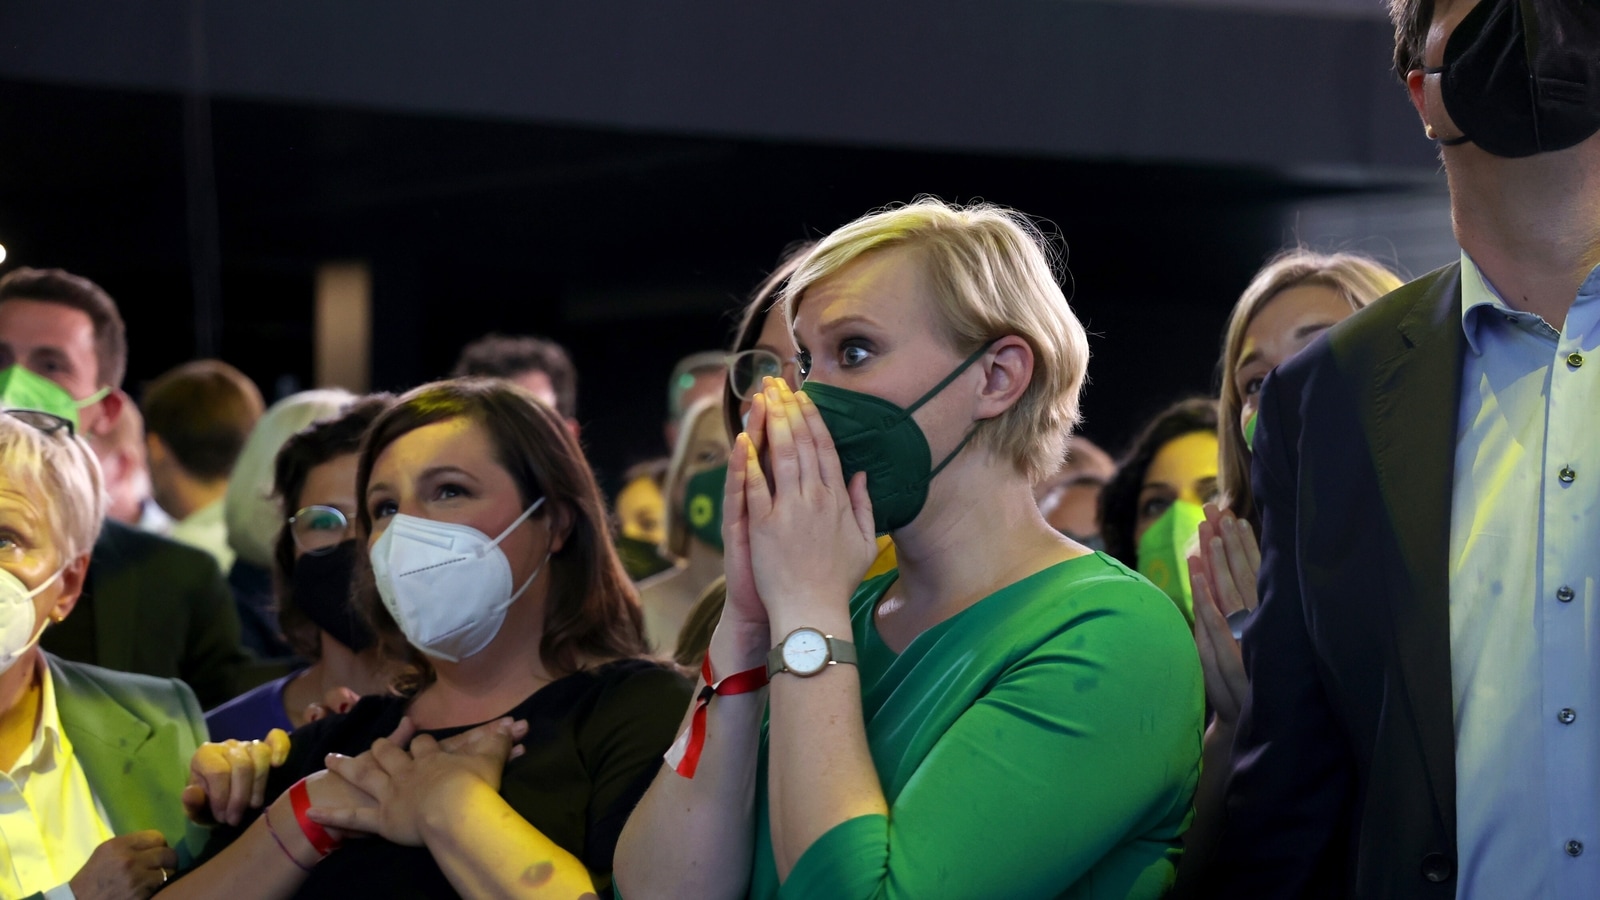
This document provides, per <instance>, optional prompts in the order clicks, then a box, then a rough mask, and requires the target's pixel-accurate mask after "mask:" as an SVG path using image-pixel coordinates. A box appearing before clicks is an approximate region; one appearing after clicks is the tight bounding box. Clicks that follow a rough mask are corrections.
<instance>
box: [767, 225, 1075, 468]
mask: <svg viewBox="0 0 1600 900" xmlns="http://www.w3.org/2000/svg"><path fill="white" fill-rule="evenodd" d="M895 247H904V248H907V249H908V250H910V251H912V252H913V253H915V254H916V255H917V257H918V258H919V260H920V261H921V262H922V264H923V274H924V275H925V276H926V277H927V279H928V282H929V284H930V285H932V287H933V298H932V299H933V308H934V310H935V311H936V312H937V313H938V315H937V320H938V322H939V324H940V327H941V329H942V330H943V331H944V335H945V338H946V339H947V340H948V341H949V343H950V345H951V347H953V348H954V349H955V350H956V351H957V352H958V353H960V354H963V355H965V354H968V353H971V352H973V351H975V350H977V349H978V348H979V347H982V346H984V345H985V344H988V343H991V342H993V341H995V340H998V339H1000V338H1002V337H1005V336H1007V335H1016V336H1017V337H1020V338H1022V339H1023V340H1024V341H1027V343H1028V346H1029V347H1031V348H1032V349H1033V377H1032V380H1031V381H1030V382H1029V384H1028V387H1027V388H1026V389H1025V390H1024V391H1023V394H1022V396H1021V397H1020V398H1019V399H1018V400H1017V402H1016V404H1015V405H1013V406H1012V407H1011V408H1010V409H1008V410H1006V411H1005V412H1003V413H1001V414H1000V415H998V416H996V417H994V418H993V419H989V420H987V421H985V422H982V423H979V426H978V430H977V433H976V435H975V436H974V438H973V441H974V442H975V443H976V444H977V446H979V447H981V448H983V449H985V450H987V451H988V452H990V453H993V454H994V455H996V456H999V457H1002V458H1008V459H1010V460H1011V462H1012V463H1013V464H1014V465H1015V466H1016V468H1017V470H1018V471H1020V472H1021V473H1023V474H1024V475H1026V476H1027V477H1028V478H1029V479H1030V480H1031V481H1034V482H1038V481H1041V480H1043V479H1045V478H1048V477H1049V476H1050V475H1052V474H1054V473H1055V471H1056V469H1057V468H1058V467H1059V466H1060V463H1061V460H1062V458H1063V457H1064V456H1065V455H1066V449H1067V439H1068V437H1069V435H1070V434H1071V432H1072V428H1073V426H1074V425H1076V424H1077V423H1078V395H1079V393H1080V392H1081V391H1082V388H1083V382H1084V373H1085V371H1086V370H1087V368H1088V365H1089V339H1088V337H1087V335H1085V333H1084V330H1083V324H1082V323H1081V322H1079V321H1078V317H1077V316H1075V315H1073V313H1072V308H1071V307H1070V306H1068V304H1067V298H1066V295H1065V294H1064V293H1062V290H1061V285H1060V283H1059V281H1058V280H1057V272H1056V267H1057V264H1058V263H1059V262H1060V261H1061V255H1060V254H1059V253H1057V252H1056V248H1055V247H1054V246H1053V245H1052V243H1051V242H1050V241H1049V240H1048V239H1047V238H1046V237H1045V236H1044V234H1043V233H1042V232H1041V231H1040V230H1039V228H1038V226H1036V225H1035V224H1034V223H1033V222H1032V221H1031V220H1030V219H1028V217H1026V216H1024V215H1022V214H1021V213H1019V212H1016V211H1015V210H1011V209H1006V208H1004V207H1000V206H995V205H992V204H988V203H973V204H969V205H966V206H956V205H952V204H948V203H945V202H944V201H942V200H939V199H937V198H934V197H923V198H919V199H917V200H916V201H915V202H912V203H910V204H906V205H896V206H891V207H888V208H885V209H882V210H879V211H877V212H873V213H869V214H867V215H865V216H862V217H861V218H859V219H857V220H855V221H854V222H851V223H850V224H848V225H845V226H844V227H842V228H840V229H838V230H837V231H835V232H833V233H832V234H830V235H828V236H827V237H826V238H823V239H822V241H821V242H820V243H819V244H817V246H816V248H815V249H813V250H812V251H811V253H810V255H808V256H807V257H806V259H805V262H803V263H801V265H800V268H799V269H797V270H796V271H795V273H794V274H793V275H792V276H790V278H789V283H788V285H787V286H786V287H785V289H784V293H783V302H784V303H785V305H786V316H787V317H788V320H789V324H790V327H791V328H792V327H793V326H794V317H795V311H796V309H797V308H798V306H799V303H800V300H801V299H802V298H803V297H804V295H805V291H806V288H808V287H810V286H811V285H813V284H816V283H817V282H819V281H822V280H823V279H826V278H828V277H829V276H831V275H833V274H835V273H837V272H838V271H839V270H840V269H842V268H844V267H845V266H846V265H849V264H850V263H851V262H853V261H854V260H856V259H857V258H859V257H861V256H863V255H865V254H867V253H870V252H873V251H876V250H884V249H889V248H895ZM1063 274H1064V273H1063Z"/></svg>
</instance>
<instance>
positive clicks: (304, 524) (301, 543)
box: [289, 506, 350, 556]
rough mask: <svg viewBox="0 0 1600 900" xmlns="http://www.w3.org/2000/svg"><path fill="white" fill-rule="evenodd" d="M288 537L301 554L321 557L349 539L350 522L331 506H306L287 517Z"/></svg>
mask: <svg viewBox="0 0 1600 900" xmlns="http://www.w3.org/2000/svg"><path fill="white" fill-rule="evenodd" d="M289 535H290V536H291V537H293V538H294V545H295V546H296V547H299V548H300V552H301V553H308V554H310V555H312V556H321V555H322V554H324V553H327V552H329V551H330V550H332V549H333V548H335V547H337V546H339V545H340V544H342V543H344V542H345V541H347V540H349V538H350V520H349V519H347V518H345V514H344V513H342V512H340V511H339V510H338V509H336V508H334V507H332V506H308V507H306V508H305V509H302V510H300V511H299V512H297V513H295V514H294V515H292V516H290V517H289Z"/></svg>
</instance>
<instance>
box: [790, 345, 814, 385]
mask: <svg viewBox="0 0 1600 900" xmlns="http://www.w3.org/2000/svg"><path fill="white" fill-rule="evenodd" d="M794 361H795V364H796V365H798V366H799V367H800V379H801V380H802V381H804V380H805V378H806V376H808V375H810V374H811V351H810V350H806V349H804V348H801V350H800V352H799V353H797V354H795V357H794Z"/></svg>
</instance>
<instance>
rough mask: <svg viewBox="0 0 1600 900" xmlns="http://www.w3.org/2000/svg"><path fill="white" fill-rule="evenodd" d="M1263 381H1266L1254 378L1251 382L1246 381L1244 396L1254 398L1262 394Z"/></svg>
mask: <svg viewBox="0 0 1600 900" xmlns="http://www.w3.org/2000/svg"><path fill="white" fill-rule="evenodd" d="M1263 380H1265V379H1261V378H1252V379H1250V380H1249V381H1246V382H1245V383H1244V395H1245V396H1246V397H1254V396H1255V395H1256V394H1258V393H1260V392H1261V382H1262V381H1263Z"/></svg>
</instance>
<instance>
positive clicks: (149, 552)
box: [90, 519, 222, 581]
mask: <svg viewBox="0 0 1600 900" xmlns="http://www.w3.org/2000/svg"><path fill="white" fill-rule="evenodd" d="M90 565H91V566H100V567H101V568H102V569H105V568H118V569H120V568H131V567H135V566H141V567H142V566H151V567H158V568H160V570H161V571H162V572H163V574H165V575H167V576H169V577H180V578H182V579H183V580H185V581H188V580H199V579H207V580H212V579H218V578H221V577H222V571H221V570H220V569H219V568H217V561H216V559H215V558H214V557H212V556H211V554H209V553H207V552H206V551H204V550H201V549H199V548H197V547H191V546H189V545H188V544H182V543H179V542H177V541H175V540H172V539H171V538H168V537H163V536H161V535H159V534H151V533H150V532H148V531H142V530H140V529H138V528H133V527H130V526H128V525H123V524H122V523H120V522H114V521H111V520H109V519H108V520H106V522H105V525H104V526H103V527H102V528H101V529H100V537H99V539H97V540H96V541H95V545H94V555H93V556H92V557H91V560H90Z"/></svg>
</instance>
